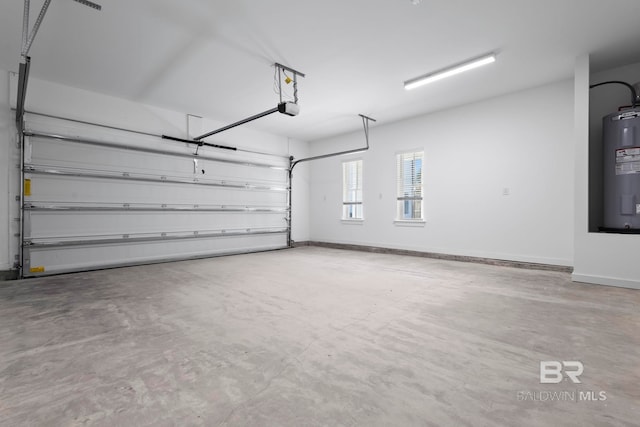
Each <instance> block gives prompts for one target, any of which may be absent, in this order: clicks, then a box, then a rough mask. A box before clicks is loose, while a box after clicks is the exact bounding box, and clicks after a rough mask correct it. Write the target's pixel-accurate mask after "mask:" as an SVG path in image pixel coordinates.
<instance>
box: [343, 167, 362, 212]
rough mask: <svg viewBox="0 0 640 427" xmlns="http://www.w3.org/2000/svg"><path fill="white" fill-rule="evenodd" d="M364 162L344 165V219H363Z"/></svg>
mask: <svg viewBox="0 0 640 427" xmlns="http://www.w3.org/2000/svg"><path fill="white" fill-rule="evenodd" d="M362 218H363V216H362V160H354V161H351V162H344V163H342V219H362Z"/></svg>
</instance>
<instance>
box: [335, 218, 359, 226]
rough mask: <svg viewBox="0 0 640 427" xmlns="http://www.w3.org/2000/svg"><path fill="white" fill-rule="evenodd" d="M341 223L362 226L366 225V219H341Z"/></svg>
mask: <svg viewBox="0 0 640 427" xmlns="http://www.w3.org/2000/svg"><path fill="white" fill-rule="evenodd" d="M340 222H342V223H343V224H347V225H362V224H364V219H341V220H340Z"/></svg>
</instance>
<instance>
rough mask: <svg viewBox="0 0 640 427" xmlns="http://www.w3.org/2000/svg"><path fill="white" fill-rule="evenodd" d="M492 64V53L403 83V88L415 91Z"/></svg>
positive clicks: (494, 56)
mask: <svg viewBox="0 0 640 427" xmlns="http://www.w3.org/2000/svg"><path fill="white" fill-rule="evenodd" d="M493 62H496V55H495V54H494V53H492V54H489V55H485V56H482V57H480V58H475V59H472V60H470V61H466V62H463V63H461V64H457V65H453V66H451V67H447V68H444V69H442V70H440V71H436V72H434V73H429V74H425V75H424V76H420V77H416V78H415V79H411V80H407V81H406V82H404V88H405V89H406V90H411V89H415V88H417V87H420V86H424V85H426V84H429V83H433V82H435V81H438V80H442V79H444V78H447V77H451V76H455V75H456V74H460V73H464V72H465V71H469V70H473V69H474V68H478V67H482V66H483V65H487V64H491V63H493Z"/></svg>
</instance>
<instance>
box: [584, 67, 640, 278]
mask: <svg viewBox="0 0 640 427" xmlns="http://www.w3.org/2000/svg"><path fill="white" fill-rule="evenodd" d="M589 70H590V67H589V57H588V56H587V55H585V56H582V57H580V58H578V59H577V60H576V67H575V106H576V107H575V118H574V121H575V135H574V140H575V174H576V175H575V224H574V225H575V240H574V242H575V243H574V246H575V252H574V272H573V280H575V281H579V282H586V283H595V284H602V285H611V286H624V287H630V288H635V289H640V263H639V262H638V253H640V236H638V235H623V234H608V233H590V232H589V217H588V213H589V198H588V195H589V129H590V127H589V126H590V123H589V95H590V93H589V84H590V80H591V79H592V77H591V76H590V71H589ZM627 71H629V69H628V68H626V67H625V68H624V69H620V70H612V72H607V73H604V74H599V75H595V76H593V82H596V80H598V81H599V80H600V78H605V77H608V76H611V75H616V76H618V78H620V79H625V78H629V79H630V80H631V81H632V82H633V81H635V80H633V79H632V77H633V73H632V74H627ZM619 72H624V74H622V75H621V74H619ZM600 90H607V89H605V88H600ZM612 90H613V89H612ZM622 91H624V88H623V89H622ZM594 96H595V95H594ZM598 96H602V95H598ZM610 96H612V95H610ZM618 96H619V95H618ZM623 102H624V101H623ZM602 105H603V108H606V103H603V104H602ZM598 108H600V107H598ZM594 115H597V116H599V115H600V113H594ZM595 119H596V120H597V117H595ZM593 154H594V153H593V152H592V155H593Z"/></svg>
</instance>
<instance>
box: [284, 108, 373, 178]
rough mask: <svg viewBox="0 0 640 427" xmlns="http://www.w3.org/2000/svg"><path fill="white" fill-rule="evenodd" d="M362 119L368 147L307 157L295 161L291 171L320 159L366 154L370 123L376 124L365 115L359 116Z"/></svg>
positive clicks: (367, 143)
mask: <svg viewBox="0 0 640 427" xmlns="http://www.w3.org/2000/svg"><path fill="white" fill-rule="evenodd" d="M358 115H359V116H360V117H362V126H363V128H364V138H365V142H366V146H364V147H362V148H354V149H353V150H346V151H338V152H336V153H329V154H321V155H319V156H313V157H307V158H304V159H298V160H296V161H294V162H293V163H291V169H290V170H291V171H293V168H294V167H295V166H296V165H297V164H298V163H303V162H310V161H312V160H320V159H326V158H328V157H335V156H343V155H347V154H356V153H362V152H365V151H367V150H368V149H369V122H375V121H376V120H375V119H372V118H371V117H367V116H365V115H364V114H358Z"/></svg>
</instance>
